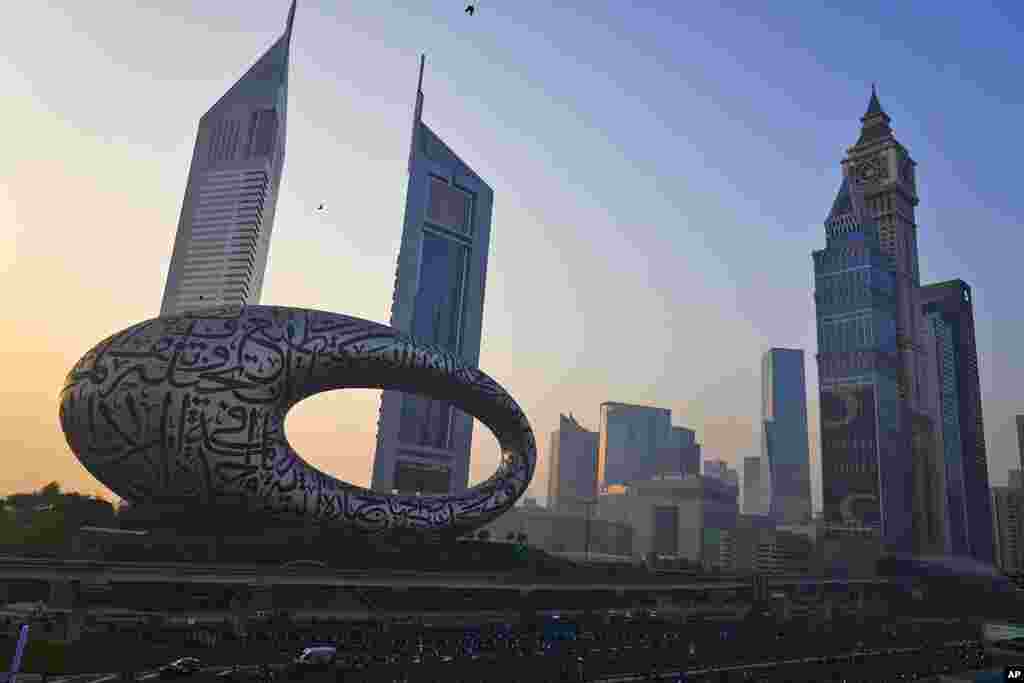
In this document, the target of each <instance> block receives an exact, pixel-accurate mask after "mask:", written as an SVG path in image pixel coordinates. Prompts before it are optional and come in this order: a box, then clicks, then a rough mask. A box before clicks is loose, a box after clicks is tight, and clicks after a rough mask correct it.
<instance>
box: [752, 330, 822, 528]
mask: <svg viewBox="0 0 1024 683" xmlns="http://www.w3.org/2000/svg"><path fill="white" fill-rule="evenodd" d="M761 430H762V434H761V457H762V458H763V459H764V462H765V463H766V464H767V467H768V481H767V482H765V484H767V486H768V489H769V490H770V491H771V515H772V517H774V518H775V520H776V521H778V522H781V523H783V524H796V523H799V522H806V521H808V520H810V518H811V452H810V445H809V444H808V441H807V385H806V379H805V376H804V352H803V350H802V349H769V350H768V351H766V352H765V353H764V355H763V356H762V357H761Z"/></svg>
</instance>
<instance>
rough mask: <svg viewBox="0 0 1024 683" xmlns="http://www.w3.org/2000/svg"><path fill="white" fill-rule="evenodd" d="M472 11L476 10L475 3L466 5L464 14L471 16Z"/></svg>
mask: <svg viewBox="0 0 1024 683" xmlns="http://www.w3.org/2000/svg"><path fill="white" fill-rule="evenodd" d="M474 12H476V5H466V14H468V15H469V16H473V13H474Z"/></svg>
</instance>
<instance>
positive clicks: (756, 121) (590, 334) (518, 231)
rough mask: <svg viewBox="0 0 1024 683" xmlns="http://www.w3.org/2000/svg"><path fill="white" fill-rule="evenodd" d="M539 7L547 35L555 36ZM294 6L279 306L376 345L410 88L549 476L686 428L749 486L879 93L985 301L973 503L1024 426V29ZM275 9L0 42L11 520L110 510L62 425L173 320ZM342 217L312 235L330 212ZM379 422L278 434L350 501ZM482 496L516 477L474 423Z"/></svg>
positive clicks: (39, 12)
mask: <svg viewBox="0 0 1024 683" xmlns="http://www.w3.org/2000/svg"><path fill="white" fill-rule="evenodd" d="M553 5H554V6H553ZM462 9H463V3H462V2H459V1H457V0H454V1H453V0H437V1H432V2H427V1H426V0H409V1H407V2H394V3H388V2H329V1H328V0H299V6H298V11H297V14H296V19H295V31H294V35H293V41H292V55H291V73H290V81H289V104H288V106H289V110H288V147H287V156H286V160H285V166H284V176H283V181H282V184H281V189H280V198H279V201H278V207H277V215H276V218H275V226H274V236H273V240H272V244H271V249H270V258H269V264H268V271H267V275H266V281H265V286H264V290H263V300H262V302H261V303H264V304H276V305H285V306H296V307H307V308H316V309H321V310H327V311H335V312H339V313H346V314H349V315H355V316H360V317H364V318H368V319H372V320H377V321H382V322H387V318H388V311H389V307H390V302H391V294H392V285H393V280H394V266H395V259H396V255H397V253H398V247H399V244H400V238H401V225H402V217H403V208H404V195H405V187H406V182H407V175H406V162H407V158H408V145H409V135H410V129H411V119H412V108H413V104H414V99H415V88H416V77H417V70H418V58H419V54H420V53H421V52H423V53H426V55H427V67H426V73H425V77H424V85H423V89H424V93H425V104H424V120H425V121H426V122H427V123H428V125H430V126H431V128H433V129H434V130H435V131H436V132H437V133H438V134H439V135H441V137H442V138H444V139H445V140H446V142H447V143H448V144H449V145H450V146H451V147H452V148H453V149H454V150H456V152H457V153H458V154H459V155H460V156H461V157H462V158H463V159H464V160H465V161H466V162H467V163H469V164H470V165H471V166H473V168H474V169H475V170H476V171H477V172H478V173H479V174H480V175H481V176H482V177H483V178H484V179H485V180H487V182H488V183H489V184H490V185H491V187H492V188H494V193H495V201H494V218H493V227H492V233H491V234H492V239H491V245H490V260H489V272H488V275H487V277H488V280H487V295H486V297H487V298H486V301H485V308H484V329H483V341H482V349H481V355H480V366H481V368H482V369H483V370H485V371H486V372H488V373H489V374H490V375H492V376H493V377H495V378H496V379H497V380H498V381H499V382H501V383H502V385H503V386H505V387H506V388H507V389H508V390H509V391H510V392H511V393H512V394H513V396H515V398H516V399H517V401H518V402H519V403H520V405H521V406H522V407H523V409H524V410H525V411H526V414H527V415H528V416H529V418H530V420H531V422H532V424H533V427H534V430H535V431H536V432H537V434H538V442H539V444H540V447H541V453H540V463H539V465H538V470H537V473H536V476H535V478H534V483H533V485H532V486H531V493H532V494H535V495H537V496H538V497H539V498H541V499H542V500H543V497H544V496H543V492H544V490H545V484H546V481H547V466H546V465H547V462H546V455H547V444H548V436H547V435H548V433H549V432H550V431H552V430H553V429H555V428H556V427H557V424H558V415H559V413H560V412H563V413H569V412H572V413H573V414H574V415H575V416H576V417H577V419H579V420H580V421H581V422H583V423H584V424H585V425H587V426H589V427H591V428H593V429H597V427H598V418H599V405H600V403H601V402H603V401H621V402H629V403H641V404H650V405H657V406H660V407H665V408H671V410H672V414H673V421H674V423H675V424H678V425H685V426H688V427H690V428H693V429H696V430H697V434H698V439H699V440H700V441H701V442H702V443H703V445H704V454H705V457H710V458H721V459H724V460H726V461H728V462H730V463H733V464H739V463H742V461H743V458H744V457H745V456H748V455H757V454H758V449H759V429H760V427H759V425H760V389H759V382H760V378H759V374H760V355H761V353H762V352H763V351H764V350H765V349H767V348H768V347H771V346H778V347H791V348H802V349H805V350H806V352H807V358H806V361H807V380H808V386H807V390H808V414H809V423H810V426H811V434H810V440H811V458H812V481H813V486H814V495H815V500H816V507H820V478H821V474H820V465H819V463H818V452H819V437H818V428H817V425H818V400H817V372H816V368H815V362H814V354H815V352H816V341H815V323H814V301H813V269H812V261H811V252H812V251H813V250H815V249H820V248H822V247H823V246H824V243H825V236H824V228H823V226H822V222H823V221H824V219H825V216H826V214H827V213H828V210H829V208H830V206H831V203H832V200H833V197H834V195H835V192H836V190H837V188H838V185H839V182H840V178H841V175H840V174H841V170H840V161H841V160H842V158H843V156H844V154H845V150H846V148H848V147H849V146H850V145H852V144H853V143H854V142H855V141H856V139H857V134H858V132H859V126H860V122H859V117H860V116H861V115H862V114H863V113H864V110H865V108H866V106H867V102H868V97H869V94H870V87H871V83H872V82H877V84H878V94H879V97H880V99H881V102H882V105H883V107H884V108H885V110H886V111H887V112H888V114H889V115H890V116H891V117H892V126H893V129H894V131H895V133H896V136H897V139H898V140H900V142H902V143H903V144H904V145H905V146H906V147H907V148H908V149H909V151H910V154H911V156H912V157H913V158H914V159H915V160H916V161H917V163H918V166H917V176H918V183H919V186H918V191H919V195H920V199H921V203H920V205H919V206H918V208H917V221H918V226H919V249H920V264H921V278H922V281H923V282H925V283H927V282H934V281H939V280H947V279H952V278H962V279H964V280H966V281H967V282H968V283H969V284H970V285H971V286H972V288H973V292H974V304H975V322H976V335H977V344H978V351H979V356H980V359H979V363H980V372H981V385H982V393H983V399H984V403H983V410H984V421H985V431H986V435H987V445H988V457H989V474H990V479H991V481H992V482H993V483H994V484H1004V483H1005V482H1006V480H1007V470H1008V469H1009V468H1011V467H1015V466H1016V464H1015V463H1016V462H1017V450H1016V443H1015V436H1014V428H1013V425H1012V420H1013V415H1014V414H1015V413H1024V390H1022V389H1021V387H1024V362H1022V360H1021V358H1020V349H1021V348H1024V316H1022V315H1021V307H1020V300H1021V298H1020V294H1019V290H1020V284H1019V283H1020V270H1019V269H1020V263H1021V254H1024V236H1022V232H1021V230H1020V226H1021V224H1022V223H1024V220H1022V219H1024V204H1022V193H1021V192H1020V189H1019V183H1020V181H1019V178H1020V172H1019V168H1018V166H1019V164H1020V161H1019V160H1020V159H1021V158H1024V137H1022V136H1021V135H1020V122H1021V121H1022V120H1024V90H1022V89H1021V88H1020V78H1019V77H1020V74H1021V73H1022V71H1024V41H1021V40H1020V35H1021V34H1022V29H1024V9H1022V8H1021V7H1020V6H1018V3H1014V2H1005V3H1001V4H992V3H986V2H982V1H980V0H979V1H977V2H972V3H942V4H938V5H936V4H935V3H932V2H927V3H926V2H859V3H851V2H843V3H832V2H821V0H813V1H812V0H809V1H807V2H804V1H803V0H793V1H792V2H786V3H750V2H736V3H722V4H719V5H714V4H713V3H710V2H708V3H696V4H694V3H677V2H669V1H666V2H659V3H646V4H645V3H639V2H638V3H622V2H603V1H601V0H587V1H585V2H584V1H582V0H578V1H577V2H572V3H551V2H549V1H545V2H541V1H539V0H536V1H535V0H517V1H516V2H501V1H499V0H483V1H482V2H480V3H478V11H477V13H476V15H475V16H473V17H468V16H466V15H465V14H464V13H463V12H462ZM287 10H288V6H287V0H273V1H267V2H259V3H254V2H242V0H220V1H219V2H216V3H211V2H205V1H200V0H174V1H170V0H164V1H158V0H148V1H146V2H136V1H132V2H128V1H127V0H124V1H122V0H107V1H105V2H102V3H81V2H72V1H71V0H64V1H63V2H53V1H49V0H36V1H35V2H31V3H22V4H21V5H20V6H19V18H18V22H17V24H16V25H14V24H9V25H7V26H6V27H5V30H4V34H5V35H4V39H3V41H2V47H0V82H3V83H4V84H5V97H4V102H5V108H4V109H5V110H4V124H5V125H4V131H5V135H4V149H3V152H2V154H0V293H2V300H3V307H4V314H3V315H2V316H0V335H2V336H0V339H3V341H2V342H0V344H2V345H0V377H3V386H2V388H0V453H2V455H3V457H4V458H6V463H7V464H6V465H5V466H4V467H3V468H2V469H0V493H10V492H14V491H21V490H26V489H29V488H37V487H39V486H41V485H43V484H45V483H46V482H48V481H51V480H59V481H61V482H62V483H63V484H64V485H65V488H70V489H75V490H81V491H86V492H89V493H97V494H101V495H105V496H107V497H110V495H111V494H110V493H109V492H108V491H107V490H106V489H105V488H104V487H103V485H102V484H101V483H100V482H98V481H96V480H95V479H93V478H92V476H91V475H89V474H88V473H87V472H86V471H85V469H84V468H83V467H82V466H81V465H79V464H78V462H77V460H76V459H75V457H74V455H73V454H72V453H71V452H70V450H69V449H68V447H67V445H66V442H65V440H64V437H63V434H62V432H61V429H60V426H59V423H58V420H57V401H56V399H57V394H58V392H59V390H60V388H61V385H62V382H63V379H64V376H65V374H66V373H67V372H68V370H70V368H71V366H72V365H73V364H74V363H75V361H76V360H77V359H78V358H79V357H81V356H82V355H83V354H84V353H85V352H86V351H87V350H88V349H89V348H91V347H92V346H93V345H94V344H96V343H97V342H98V341H100V340H101V339H103V338H104V337H106V336H107V335H109V334H112V333H114V332H116V331H119V330H121V329H124V328H125V327H128V326H129V325H132V324H134V323H136V322H139V321H142V320H145V319H148V318H151V317H153V316H155V315H157V314H158V312H159V307H160V301H161V297H162V294H163V288H164V283H165V279H166V275H167V269H168V265H169V263H170V258H171V249H172V243H173V239H174V234H175V230H176V226H177V221H178V216H179V212H180V208H181V201H182V198H183V195H184V188H185V181H186V177H187V173H188V165H189V162H190V160H191V155H192V146H193V143H194V136H195V132H196V126H197V123H198V120H199V117H200V116H201V115H202V114H203V113H204V112H205V111H206V110H207V109H208V108H209V107H210V106H211V105H212V104H213V103H214V102H215V101H216V100H217V99H218V98H219V97H220V95H221V94H223V92H224V91H225V90H226V89H227V88H228V87H229V86H230V85H231V84H232V83H233V82H234V81H235V80H237V79H238V78H239V77H240V76H241V75H242V74H243V73H244V72H245V70H246V69H247V68H248V67H249V66H250V65H251V64H252V62H253V61H255V59H256V58H257V57H258V56H259V55H260V54H261V53H262V52H263V51H264V50H265V49H266V48H267V47H268V46H269V45H270V44H271V43H272V42H273V41H274V40H275V39H276V38H277V37H278V36H279V35H280V34H281V32H282V30H283V28H284V23H285V18H286V15H287ZM320 202H325V203H326V204H327V207H328V210H327V211H326V212H322V213H318V212H316V211H315V207H316V205H317V204H319V203H320ZM378 396H379V394H378V392H374V391H337V392H331V393H327V394H321V395H318V396H315V397H312V398H310V399H307V400H306V401H304V402H303V403H301V404H300V405H299V406H297V407H296V408H295V409H293V411H292V412H291V413H290V414H289V416H288V420H287V422H286V429H287V432H288V435H289V439H290V441H291V443H292V445H293V446H294V447H295V448H296V449H297V450H298V451H299V452H300V453H301V454H302V455H303V457H305V458H306V459H307V460H309V461H310V462H311V463H312V464H314V465H316V466H317V467H320V468H322V469H324V470H326V471H328V472H330V473H332V474H334V475H335V476H338V477H340V478H342V479H346V480H348V481H351V482H354V483H356V484H362V485H366V484H368V482H369V478H370V469H371V460H372V452H373V447H374V439H375V433H374V430H375V425H376V417H377V408H378ZM473 453H474V456H473V462H472V465H471V478H472V480H474V481H478V480H481V479H483V478H486V477H487V476H489V474H490V472H492V471H493V469H494V467H495V466H496V464H497V462H498V455H499V453H498V446H497V442H496V440H495V439H494V437H493V436H492V435H491V434H489V433H488V432H487V431H486V429H483V428H482V427H481V425H479V424H477V428H476V430H475V432H474V451H473Z"/></svg>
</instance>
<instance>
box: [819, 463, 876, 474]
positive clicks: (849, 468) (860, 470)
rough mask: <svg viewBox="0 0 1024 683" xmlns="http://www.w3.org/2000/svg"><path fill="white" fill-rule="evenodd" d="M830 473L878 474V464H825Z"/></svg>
mask: <svg viewBox="0 0 1024 683" xmlns="http://www.w3.org/2000/svg"><path fill="white" fill-rule="evenodd" d="M825 471H826V472H829V473H830V474H878V464H877V463H874V462H866V461H861V462H843V463H836V464H833V465H831V466H826V467H825Z"/></svg>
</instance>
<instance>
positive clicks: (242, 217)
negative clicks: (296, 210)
mask: <svg viewBox="0 0 1024 683" xmlns="http://www.w3.org/2000/svg"><path fill="white" fill-rule="evenodd" d="M294 20H295V1H294V0H293V1H292V5H291V8H290V9H289V11H288V21H287V23H286V25H285V30H284V34H283V35H282V36H281V37H280V38H279V39H278V40H277V42H275V43H274V44H273V45H272V46H271V47H270V49H269V50H267V51H266V52H265V53H264V54H263V56H262V57H260V58H259V59H258V60H257V61H256V63H255V64H254V65H253V66H252V67H251V68H250V69H249V70H248V71H247V72H246V74H245V75H244V76H242V78H241V79H239V80H238V82H236V83H235V84H234V85H233V86H231V88H230V89H229V90H228V91H227V92H226V93H225V94H224V96H223V97H221V98H220V100H218V101H217V103H216V104H214V105H213V107H211V108H210V110H209V111H208V112H206V113H205V114H204V115H203V117H202V118H201V119H200V120H199V130H198V132H197V134H196V144H195V148H194V150H193V152H192V165H191V166H190V167H189V172H188V183H187V184H186V186H185V199H184V201H183V202H182V205H181V216H180V218H179V219H178V232H177V235H176V236H175V238H174V251H173V252H172V254H171V266H170V269H169V271H168V273H167V285H166V287H165V289H164V298H163V303H162V304H161V306H160V314H161V315H173V314H176V313H182V312H185V311H189V310H195V309H197V308H203V307H206V306H216V305H223V304H258V303H259V301H260V295H261V293H262V291H263V275H264V271H265V270H266V267H267V253H268V250H269V248H270V234H271V230H272V229H273V227H274V212H275V209H276V207H277V191H278V187H279V186H280V184H281V170H282V168H283V166H284V150H285V131H286V125H285V123H286V118H287V108H288V53H289V49H290V45H291V37H292V24H293V22H294Z"/></svg>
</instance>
